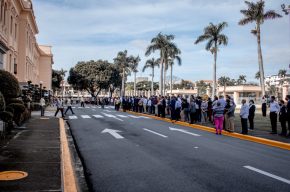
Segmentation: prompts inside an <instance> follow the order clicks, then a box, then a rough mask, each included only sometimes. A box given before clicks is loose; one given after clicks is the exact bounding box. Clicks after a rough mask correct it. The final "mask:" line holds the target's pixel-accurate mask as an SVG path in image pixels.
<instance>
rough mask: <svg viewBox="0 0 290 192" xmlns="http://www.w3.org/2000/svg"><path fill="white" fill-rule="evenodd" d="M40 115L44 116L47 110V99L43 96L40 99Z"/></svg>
mask: <svg viewBox="0 0 290 192" xmlns="http://www.w3.org/2000/svg"><path fill="white" fill-rule="evenodd" d="M39 103H40V116H41V117H43V116H44V110H45V100H44V98H43V97H41V99H40V102H39Z"/></svg>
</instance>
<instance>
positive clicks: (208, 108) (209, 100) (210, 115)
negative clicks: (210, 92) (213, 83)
mask: <svg viewBox="0 0 290 192" xmlns="http://www.w3.org/2000/svg"><path fill="white" fill-rule="evenodd" d="M207 106H208V107H207V116H208V120H209V121H210V122H212V100H211V98H210V97H209V98H208V102H207Z"/></svg>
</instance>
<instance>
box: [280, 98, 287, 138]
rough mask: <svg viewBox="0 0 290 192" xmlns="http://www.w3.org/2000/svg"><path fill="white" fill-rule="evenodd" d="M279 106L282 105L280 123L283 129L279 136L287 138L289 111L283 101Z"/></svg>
mask: <svg viewBox="0 0 290 192" xmlns="http://www.w3.org/2000/svg"><path fill="white" fill-rule="evenodd" d="M279 105H280V111H279V121H280V123H281V127H282V132H281V133H280V134H279V135H281V136H286V135H287V127H286V122H287V109H286V106H285V102H284V101H283V100H280V102H279Z"/></svg>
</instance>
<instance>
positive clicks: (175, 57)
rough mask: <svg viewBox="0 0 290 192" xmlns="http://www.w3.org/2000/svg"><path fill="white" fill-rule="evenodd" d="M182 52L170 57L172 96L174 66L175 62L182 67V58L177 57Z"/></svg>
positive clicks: (172, 54)
mask: <svg viewBox="0 0 290 192" xmlns="http://www.w3.org/2000/svg"><path fill="white" fill-rule="evenodd" d="M179 53H180V51H179V52H178V53H171V55H170V59H169V62H168V66H169V67H170V94H172V85H173V84H172V73H173V65H174V60H176V61H177V64H178V65H179V66H181V58H180V57H179V56H178V55H177V54H179Z"/></svg>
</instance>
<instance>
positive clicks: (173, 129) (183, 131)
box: [169, 127, 200, 137]
mask: <svg viewBox="0 0 290 192" xmlns="http://www.w3.org/2000/svg"><path fill="white" fill-rule="evenodd" d="M169 130H171V131H179V132H182V133H186V134H189V135H193V136H197V137H199V136H200V135H199V134H195V133H191V132H188V131H185V130H183V129H176V128H173V127H169Z"/></svg>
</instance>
